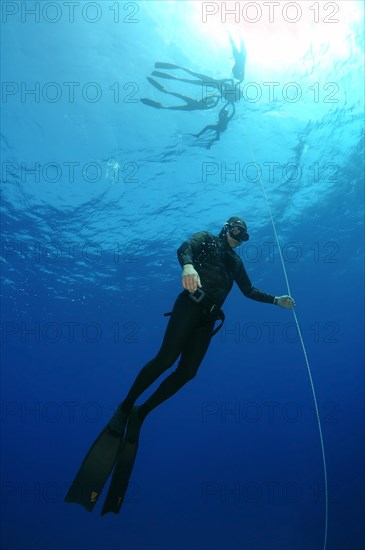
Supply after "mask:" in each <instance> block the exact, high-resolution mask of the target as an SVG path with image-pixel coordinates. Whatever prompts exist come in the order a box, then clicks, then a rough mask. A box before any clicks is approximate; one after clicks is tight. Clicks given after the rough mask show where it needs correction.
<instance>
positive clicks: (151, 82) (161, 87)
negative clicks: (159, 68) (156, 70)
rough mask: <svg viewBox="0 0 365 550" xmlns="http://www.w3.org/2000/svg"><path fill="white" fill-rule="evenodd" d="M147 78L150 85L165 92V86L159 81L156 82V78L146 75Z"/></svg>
mask: <svg viewBox="0 0 365 550" xmlns="http://www.w3.org/2000/svg"><path fill="white" fill-rule="evenodd" d="M147 80H148V82H149V83H150V84H152V86H154V87H155V88H157V89H158V90H159V91H160V92H165V91H166V90H165V88H164V87H163V86H161V84H160V83H159V82H157V80H154V79H153V78H151V77H150V76H148V77H147Z"/></svg>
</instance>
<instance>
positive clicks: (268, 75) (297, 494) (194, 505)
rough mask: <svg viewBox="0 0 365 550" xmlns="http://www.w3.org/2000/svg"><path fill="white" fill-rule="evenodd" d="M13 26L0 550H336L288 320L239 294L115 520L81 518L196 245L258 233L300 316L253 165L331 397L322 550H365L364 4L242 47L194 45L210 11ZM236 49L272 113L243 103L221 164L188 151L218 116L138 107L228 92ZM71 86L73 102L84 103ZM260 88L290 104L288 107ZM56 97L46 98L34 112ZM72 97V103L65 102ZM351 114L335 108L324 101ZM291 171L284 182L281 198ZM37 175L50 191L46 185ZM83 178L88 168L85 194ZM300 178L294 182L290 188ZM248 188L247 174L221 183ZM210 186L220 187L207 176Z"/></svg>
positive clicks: (246, 252)
mask: <svg viewBox="0 0 365 550" xmlns="http://www.w3.org/2000/svg"><path fill="white" fill-rule="evenodd" d="M4 4H8V6H9V5H10V4H11V5H13V6H16V7H18V8H19V9H18V11H17V13H14V15H10V11H11V9H12V8H11V7H8V8H4V6H3V10H4V9H7V10H10V11H7V12H6V13H5V12H4V11H3V38H2V68H3V81H4V82H5V83H7V84H6V87H5V88H3V92H4V90H5V92H6V91H9V90H12V91H13V93H12V95H10V94H8V95H7V94H6V93H5V92H4V93H3V97H2V107H3V121H2V134H3V141H2V172H3V187H2V233H3V241H2V275H3V286H2V288H3V302H2V325H1V328H2V334H1V339H2V375H1V376H2V377H1V392H2V393H1V400H2V405H1V406H2V410H1V412H2V416H1V434H2V441H1V449H2V455H1V456H2V458H1V470H2V472H1V473H2V485H1V490H2V492H1V525H2V541H1V547H2V548H4V549H6V550H50V549H52V550H64V549H70V550H86V549H88V550H115V549H117V548H118V549H119V548H120V549H123V550H152V549H156V550H185V549H189V550H317V549H318V550H319V549H321V548H323V537H324V520H325V517H324V480H323V464H322V456H321V448H320V441H319V433H318V426H317V421H316V418H315V414H314V403H313V397H312V393H311V388H310V383H309V378H308V373H307V369H306V364H305V361H304V356H303V352H302V349H301V346H300V342H299V341H298V339H297V338H296V332H295V328H294V324H293V323H294V319H293V315H292V314H291V312H290V311H285V310H282V309H279V308H274V307H272V306H268V305H266V304H260V303H257V302H253V301H250V300H247V299H245V298H244V296H242V295H241V294H240V292H239V290H238V289H237V288H236V287H235V288H234V289H233V291H232V293H231V295H230V296H229V298H228V299H227V301H226V304H225V307H224V310H225V313H226V316H227V321H226V324H225V327H224V329H223V330H222V331H221V332H220V333H219V334H218V335H217V336H216V337H215V338H214V341H213V342H212V344H211V347H210V349H209V351H208V353H207V356H206V358H205V360H204V362H203V364H202V366H201V368H200V370H199V372H198V375H197V377H196V378H195V379H194V380H193V381H192V382H190V383H189V384H188V385H186V386H185V387H184V388H183V389H182V390H181V391H180V392H179V393H178V394H176V395H175V396H174V397H173V398H172V399H171V400H169V401H167V402H165V403H164V404H162V405H161V406H160V407H159V408H158V409H156V410H155V411H154V412H153V413H152V414H151V415H150V416H149V417H148V419H147V420H146V423H145V425H144V428H143V432H142V436H141V444H140V452H139V456H138V458H137V462H136V465H135V470H134V473H133V478H132V482H131V486H130V489H129V492H128V495H127V498H126V503H125V505H124V506H123V509H122V511H121V513H120V515H119V516H113V517H109V516H107V517H103V518H101V517H100V516H99V515H98V512H99V511H100V510H99V509H97V511H95V512H94V513H93V514H87V513H86V512H85V511H84V510H83V509H81V508H79V507H77V506H74V505H66V504H64V502H63V498H64V496H65V494H66V491H67V487H68V486H69V484H70V483H71V481H72V479H73V477H74V475H75V473H76V471H77V468H78V466H79V464H80V461H81V460H82V458H83V456H84V454H85V453H86V450H87V448H88V447H89V445H90V443H91V442H92V440H93V439H94V438H95V436H96V435H97V433H98V431H100V429H101V428H102V427H103V426H104V424H105V422H106V421H107V420H108V418H109V417H110V415H111V414H112V412H113V410H114V408H115V406H116V405H117V403H118V402H119V401H120V400H121V399H122V398H123V396H124V395H125V393H126V392H127V391H128V389H129V387H130V384H131V383H132V382H133V380H134V378H135V376H136V375H137V373H138V372H139V369H140V368H141V367H142V366H143V365H144V364H145V363H146V362H147V361H148V360H149V359H150V358H151V357H153V355H154V354H155V353H156V351H157V350H158V347H159V345H160V342H161V338H162V336H163V333H164V329H165V326H166V319H165V318H164V317H163V315H162V314H163V312H165V311H169V310H170V309H171V307H172V304H173V301H174V299H175V296H176V294H177V293H178V292H179V291H180V288H181V283H180V273H181V270H180V266H179V265H178V263H177V260H176V249H177V248H178V247H179V245H180V244H181V242H182V241H183V240H184V239H185V238H186V237H188V236H189V235H190V234H192V233H193V232H195V231H199V230H209V231H212V232H213V233H216V232H218V231H219V230H220V227H221V225H222V224H223V222H224V221H225V220H226V219H227V218H228V217H229V216H230V215H241V216H242V217H243V218H244V219H245V220H246V221H247V224H248V227H249V232H250V236H251V237H250V241H249V243H248V244H247V245H243V247H241V249H240V250H239V253H240V255H241V256H242V258H243V261H244V263H245V266H246V269H247V271H248V273H249V276H250V278H251V280H252V282H253V284H254V285H255V286H256V287H258V288H260V289H262V290H264V291H266V292H270V293H272V294H276V295H280V294H286V293H287V288H286V286H285V279H284V277H283V271H282V267H281V264H280V259H279V255H278V253H277V251H276V250H275V252H273V248H272V247H273V245H274V236H273V231H272V226H271V223H270V217H269V214H268V210H267V206H266V203H265V200H264V197H263V195H262V192H261V188H260V182H259V181H258V180H257V181H254V180H255V178H254V172H252V165H250V166H251V168H250V166H249V165H248V163H252V162H254V160H255V161H256V162H257V163H258V164H259V166H260V170H261V171H262V180H263V182H264V184H265V187H266V191H267V195H268V199H269V202H270V205H271V208H272V213H273V217H274V219H275V222H276V226H277V230H278V234H279V238H280V242H281V244H282V246H283V247H284V248H283V250H284V260H285V264H286V269H287V272H288V277H289V282H290V290H291V293H292V295H293V297H294V298H295V300H296V304H297V308H296V311H297V315H298V318H299V322H300V325H301V329H302V333H303V338H304V341H305V343H306V349H307V354H308V358H309V361H310V365H311V369H312V375H313V380H314V384H315V388H316V392H317V398H318V406H319V411H320V415H321V421H322V430H323V437H324V444H325V450H326V456H327V469H328V480H329V530H328V546H327V547H328V549H331V550H360V549H361V548H363V546H364V521H363V517H364V516H363V514H364V471H363V464H364V462H363V461H364V449H363V429H364V409H363V403H364V373H363V359H364V358H363V348H362V341H363V331H364V322H363V298H364V297H363V284H362V283H363V245H364V242H363V225H362V220H363V168H364V167H363V152H364V151H363V142H362V123H363V82H362V59H361V54H360V52H361V49H362V45H363V29H362V26H361V24H360V21H361V16H362V4H361V3H359V2H357V3H356V2H355V5H354V4H353V3H352V2H337V4H338V5H339V6H340V8H341V9H340V15H339V16H338V17H339V22H338V23H336V24H334V25H332V26H330V25H327V26H326V25H318V26H316V25H309V23H308V21H309V15H308V13H307V14H303V19H302V20H301V21H299V22H298V23H296V24H295V25H293V24H291V25H290V24H287V23H285V22H283V19H282V18H281V17H279V16H278V17H277V19H276V20H275V22H274V23H273V24H266V23H263V24H262V25H260V24H258V25H256V26H253V25H250V24H249V23H248V22H247V21H240V22H239V23H237V24H232V25H231V26H230V27H227V26H224V25H221V24H220V23H219V21H218V22H217V19H214V24H213V20H212V24H210V21H209V23H207V24H206V25H205V26H204V25H202V24H201V23H199V17H200V15H199V14H200V11H199V9H198V8H197V7H196V6H197V4H199V3H198V2H194V6H193V5H192V4H191V3H190V2H176V3H175V2H154V1H148V2H147V3H145V2H139V3H129V4H130V5H129V6H128V5H127V4H126V3H123V2H120V3H119V8H120V21H119V22H116V21H115V19H113V18H115V16H116V11H115V9H116V8H115V7H114V8H113V9H114V11H112V10H111V9H110V8H111V6H115V5H116V3H111V2H110V3H109V2H99V3H96V4H97V5H98V6H99V8H98V9H99V11H100V13H101V17H100V20H99V21H97V22H95V23H92V22H91V21H90V19H92V18H93V17H94V13H96V12H93V11H92V9H93V8H90V12H86V15H87V17H88V18H89V20H87V17H85V13H84V17H82V16H81V15H80V10H81V7H79V8H78V9H75V16H74V22H70V20H69V17H68V15H67V13H68V12H66V8H65V6H64V5H63V3H61V2H59V3H58V4H59V6H60V8H59V9H60V10H61V11H60V13H61V17H60V20H59V21H55V22H54V23H51V22H50V19H52V18H54V19H56V15H57V13H56V11H53V12H52V8H49V9H50V11H49V12H47V13H46V15H45V14H44V13H43V14H42V13H41V14H40V18H39V21H34V18H32V16H29V15H26V14H25V12H22V9H24V5H26V6H27V7H28V8H31V7H32V6H33V7H34V2H27V3H25V2H23V3H21V2H19V3H16V2H11V3H4ZM41 4H42V3H41ZM85 4H87V3H85V2H84V3H81V5H85ZM241 4H243V3H241ZM345 4H346V10H345V8H344V5H345ZM22 5H23V7H22ZM135 7H137V8H138V11H137V8H136V9H135ZM53 9H54V8H53ZM303 9H304V8H303ZM326 15H328V14H326ZM47 18H48V20H47ZM321 18H322V19H323V13H322V14H321ZM130 19H133V20H135V21H130ZM308 25H309V26H308ZM308 29H310V32H307V31H308ZM226 30H230V32H231V33H232V35H233V36H235V38H236V40H237V39H238V37H239V36H240V35H241V36H243V37H244V39H245V42H246V47H247V66H246V78H245V82H246V83H247V82H255V83H256V84H257V85H258V86H260V89H261V90H263V91H264V92H263V95H262V98H261V99H260V100H259V101H256V102H250V101H244V100H241V101H240V102H239V103H237V105H236V111H237V113H236V117H235V119H234V120H233V121H232V122H231V124H230V126H229V128H228V130H227V131H226V132H225V133H224V134H223V135H222V136H221V140H220V142H219V143H217V144H215V145H214V146H213V147H212V149H210V150H207V149H206V148H204V142H199V141H196V140H195V139H193V138H191V137H189V136H187V134H188V133H191V132H197V131H199V129H201V128H202V127H203V126H204V125H205V124H208V123H214V121H215V120H216V119H217V111H218V110H219V108H220V106H218V107H217V110H216V111H214V112H207V113H199V112H194V113H184V112H183V113H177V112H174V111H158V110H153V109H151V108H148V107H146V106H145V105H143V104H141V103H140V101H139V100H140V98H142V97H150V98H153V99H154V100H155V101H160V102H161V103H163V104H166V105H167V104H172V103H173V102H172V101H170V99H171V98H169V97H168V96H167V95H163V94H159V93H158V92H157V90H155V89H154V88H152V87H151V86H150V85H149V84H148V82H147V80H146V79H145V77H146V76H147V75H149V74H150V73H151V71H152V70H153V66H154V63H155V61H167V62H170V63H178V64H181V65H183V66H188V67H191V68H193V69H194V70H197V71H200V72H203V73H206V74H210V75H212V76H215V77H217V78H224V77H230V71H231V68H232V64H233V61H232V54H231V50H230V45H229V42H228V40H227V36H226ZM295 48H298V50H295ZM297 51H298V52H299V53H300V55H299V54H298V55H299V57H295V56H296V55H297V53H296V52H297ZM273 52H275V55H276V53H277V54H278V55H277V56H276V57H275V55H274V54H273ZM175 74H177V73H175ZM66 82H74V83H77V85H75V88H74V90H75V99H74V101H71V100H70V98H69V96H68V88H67V86H66V85H65V84H64V83H66ZM89 82H93V83H96V85H97V86H98V89H99V90H101V92H102V93H101V97H100V99H99V100H98V101H95V102H92V101H90V100H89V99H90V98H88V97H87V96H83V95H82V92H81V90H82V89H83V87H84V86H85V84H86V83H89ZM264 82H278V83H279V87H278V88H277V95H276V97H275V100H274V101H272V100H270V99H269V97H268V94H267V86H265V85H264V84H263V83H264ZM288 82H295V83H297V84H298V86H300V88H301V90H302V91H303V97H302V99H301V100H300V101H298V102H291V101H285V100H284V99H283V96H282V94H281V90H282V88H283V86H284V85H285V83H288ZM9 83H10V84H9ZM37 83H39V84H37ZM49 83H55V85H54V86H53V88H52V87H49V88H47V85H48V84H49ZM115 83H118V86H119V91H120V96H119V99H118V100H117V101H114V93H113V92H112V91H111V89H110V87H113V90H116V84H115ZM316 83H317V84H316ZM333 83H335V87H333V86H334V84H333ZM163 84H164V85H165V86H166V88H167V89H168V90H171V91H173V90H176V91H177V90H178V91H180V92H182V93H187V94H193V93H195V95H197V96H198V95H199V92H200V90H199V88H196V89H191V87H190V88H189V86H186V87H184V86H183V85H182V84H181V83H176V82H175V83H174V82H172V81H168V80H166V81H164V82H163ZM9 86H10V87H9ZM37 86H39V90H40V92H39V98H38V97H37V96H34V95H33V96H32V95H23V96H22V90H23V93H24V91H25V90H26V89H27V90H29V89H36V90H37ZM326 86H327V87H326ZM328 86H329V87H328ZM310 87H313V89H312V90H310ZM94 89H95V88H94ZM55 90H61V96H60V98H59V99H58V100H57V101H51V100H50V98H52V93H54V91H55ZM313 90H318V93H319V96H318V97H316V100H314V92H313ZM334 91H335V95H334V97H335V98H336V102H328V101H326V98H328V94H329V93H332V92H334ZM132 92H133V93H134V95H133V97H132V96H131V93H132ZM91 93H92V89H91V88H90V94H91ZM47 94H49V95H47ZM38 99H39V101H38ZM175 104H176V103H175ZM250 147H251V148H252V154H253V155H254V157H252V154H251V152H250ZM274 162H275V163H279V164H280V170H277V171H275V177H273V178H270V175H269V172H268V164H267V163H274ZM22 163H25V165H24V167H25V169H24V167H23V168H22V166H21V164H22ZM36 163H39V166H40V167H41V168H40V170H41V173H40V178H39V181H38V180H37V177H36V175H34V173H33V174H32V173H30V172H29V170H30V169H31V168H34V165H35V164H36ZM48 163H49V165H48ZM70 163H79V164H77V165H76V164H74V167H75V172H74V177H73V178H71V177H70V175H69V170H68V167H69V166H70ZM87 163H96V164H97V166H98V167H99V169H100V171H101V176H100V178H99V179H98V181H95V182H92V181H90V179H91V178H92V177H93V174H94V172H93V169H92V168H90V172H87V174H86V176H85V173H84V175H83V172H82V168H83V167H85V164H87ZM206 163H210V164H206ZM265 163H266V164H265ZM287 163H293V165H295V166H297V167H299V170H300V173H299V176H297V177H294V176H290V170H289V172H286V171H285V170H286V169H284V172H283V170H282V169H283V166H284V167H285V166H286V165H287ZM47 165H48V167H47V168H44V167H45V166H47ZM233 166H236V168H237V166H238V173H237V175H236V176H233V175H227V176H226V177H224V169H225V167H226V168H227V169H232V168H233ZM313 167H315V168H313ZM207 168H208V169H210V170H212V171H213V170H214V171H215V172H216V173H215V174H214V175H212V176H208V177H204V171H206V170H207ZM317 168H318V170H319V174H318V177H315V176H314V175H313V174H314V173H315V170H317ZM27 170H28V172H27ZM42 170H43V171H42ZM288 173H289V176H288ZM331 174H332V176H331ZM116 175H117V176H118V177H117V181H115V179H116ZM32 330H33V332H31V331H32Z"/></svg>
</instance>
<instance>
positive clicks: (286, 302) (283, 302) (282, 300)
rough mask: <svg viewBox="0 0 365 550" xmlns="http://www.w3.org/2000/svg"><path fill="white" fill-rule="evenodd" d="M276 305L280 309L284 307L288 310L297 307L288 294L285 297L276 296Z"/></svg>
mask: <svg viewBox="0 0 365 550" xmlns="http://www.w3.org/2000/svg"><path fill="white" fill-rule="evenodd" d="M274 304H276V305H277V306H280V307H284V308H286V309H293V307H294V306H295V302H294V300H293V298H291V297H290V296H288V295H287V294H285V295H284V296H276V297H275V302H274Z"/></svg>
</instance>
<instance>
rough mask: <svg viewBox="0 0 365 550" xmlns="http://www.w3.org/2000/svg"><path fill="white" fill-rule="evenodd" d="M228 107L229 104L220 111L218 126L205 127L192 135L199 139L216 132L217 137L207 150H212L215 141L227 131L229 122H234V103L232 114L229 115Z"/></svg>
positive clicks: (212, 140) (211, 141) (208, 145)
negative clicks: (207, 133) (208, 133)
mask: <svg viewBox="0 0 365 550" xmlns="http://www.w3.org/2000/svg"><path fill="white" fill-rule="evenodd" d="M227 105H228V103H227V104H226V105H225V106H224V107H222V109H221V110H220V111H219V119H218V122H217V124H208V125H207V126H205V128H203V129H202V130H200V132H199V133H197V134H190V135H192V136H194V137H197V138H199V137H200V136H201V135H203V134H204V133H205V132H215V137H214V138H213V139H211V140H210V141H209V142H208V144H207V149H210V148H211V146H212V145H213V143H214V142H215V141H219V139H220V135H221V133H222V132H224V131H225V130H226V129H227V127H228V123H229V121H230V120H232V118H233V117H234V114H235V112H236V109H235V106H234V103H232V106H233V109H232V113H231V114H228V109H227Z"/></svg>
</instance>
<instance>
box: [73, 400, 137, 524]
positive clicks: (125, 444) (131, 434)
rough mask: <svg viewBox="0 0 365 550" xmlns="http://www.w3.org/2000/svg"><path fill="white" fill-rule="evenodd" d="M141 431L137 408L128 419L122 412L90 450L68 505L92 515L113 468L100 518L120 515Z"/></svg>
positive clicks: (119, 412)
mask: <svg viewBox="0 0 365 550" xmlns="http://www.w3.org/2000/svg"><path fill="white" fill-rule="evenodd" d="M141 427H142V422H141V420H140V419H139V417H138V407H133V409H132V411H131V413H130V415H129V416H128V415H127V414H126V413H124V412H122V411H121V410H120V408H119V409H118V410H117V412H116V413H115V415H114V416H113V417H112V419H111V421H110V422H109V423H108V424H107V425H106V426H105V428H104V429H103V430H102V431H101V433H100V434H99V436H98V437H97V438H96V440H95V441H94V443H93V445H92V446H91V447H90V450H89V452H88V453H87V455H86V457H85V458H84V460H83V462H82V464H81V466H80V469H79V471H78V472H77V474H76V477H75V479H74V481H73V483H72V485H71V487H70V489H69V491H68V493H67V495H66V497H65V502H73V503H77V504H80V505H81V506H83V507H84V508H85V509H86V510H87V511H88V512H92V511H93V510H94V507H95V505H96V503H97V502H98V500H99V497H100V494H101V492H102V490H103V488H104V485H105V484H106V482H107V480H108V477H109V475H110V474H111V472H112V470H113V468H114V471H113V475H112V479H111V482H110V486H109V490H108V493H107V496H106V499H105V502H104V505H103V508H102V511H101V515H102V516H103V515H105V514H108V513H109V512H112V513H114V514H118V513H119V511H120V508H121V506H122V504H123V500H124V497H125V494H126V492H127V489H128V483H129V479H130V477H131V474H132V471H133V466H134V463H135V460H136V456H137V450H138V444H139V433H140V430H141ZM123 436H124V437H123Z"/></svg>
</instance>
